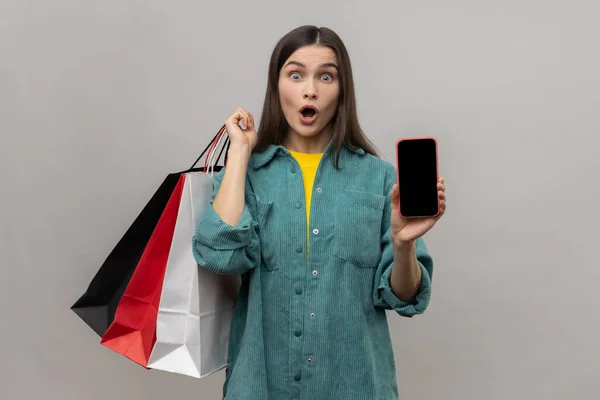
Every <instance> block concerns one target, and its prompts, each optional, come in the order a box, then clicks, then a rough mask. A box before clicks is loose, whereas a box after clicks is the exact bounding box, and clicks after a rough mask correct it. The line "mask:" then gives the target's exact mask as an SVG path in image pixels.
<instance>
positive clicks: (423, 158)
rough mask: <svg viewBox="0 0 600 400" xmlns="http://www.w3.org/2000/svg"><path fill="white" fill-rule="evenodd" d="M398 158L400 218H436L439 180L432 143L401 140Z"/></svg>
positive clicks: (432, 141) (425, 140)
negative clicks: (401, 216) (433, 216)
mask: <svg viewBox="0 0 600 400" xmlns="http://www.w3.org/2000/svg"><path fill="white" fill-rule="evenodd" d="M397 155H398V159H397V168H398V185H399V188H400V214H402V215H403V216H405V217H426V216H432V215H436V214H437V213H438V195H437V192H438V191H437V181H438V177H437V148H436V142H435V140H433V139H407V140H401V141H400V142H399V143H398V149H397Z"/></svg>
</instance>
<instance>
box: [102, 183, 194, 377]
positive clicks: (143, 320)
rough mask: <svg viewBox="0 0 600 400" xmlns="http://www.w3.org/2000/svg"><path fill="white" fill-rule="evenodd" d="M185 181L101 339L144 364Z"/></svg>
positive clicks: (155, 231)
mask: <svg viewBox="0 0 600 400" xmlns="http://www.w3.org/2000/svg"><path fill="white" fill-rule="evenodd" d="M184 181H185V175H181V176H180V177H179V180H178V182H177V186H175V189H174V190H173V193H172V195H171V197H170V198H169V202H168V203H167V206H166V207H165V210H164V211H163V213H162V215H161V217H160V220H159V221H158V224H157V225H156V229H155V230H154V232H153V233H152V236H151V237H150V240H149V241H148V245H147V246H146V248H145V250H144V253H143V254H142V257H141V258H140V262H139V264H138V266H137V267H136V269H135V271H134V273H133V275H132V277H131V281H130V282H129V285H127V288H126V289H125V292H124V293H123V297H122V298H121V301H120V302H119V305H118V306H117V311H116V313H115V319H114V321H113V322H112V323H111V324H110V326H109V327H108V329H107V330H106V333H105V334H104V336H102V339H101V341H100V343H101V344H103V345H104V346H106V347H108V348H109V349H111V350H114V351H115V352H117V353H119V354H122V355H123V356H125V357H127V358H129V359H130V360H132V361H134V362H136V363H138V364H140V365H142V366H144V367H145V366H146V365H147V363H148V359H149V357H150V352H151V351H152V347H153V346H154V342H155V339H156V331H155V329H156V316H157V313H158V304H159V301H160V294H161V289H162V284H163V277H164V274H165V269H166V266H167V260H168V258H169V250H170V248H171V240H172V238H173V232H174V230H175V222H176V220H177V212H178V209H179V203H180V202H181V193H182V190H183V183H184Z"/></svg>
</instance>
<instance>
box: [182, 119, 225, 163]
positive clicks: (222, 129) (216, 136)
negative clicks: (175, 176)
mask: <svg viewBox="0 0 600 400" xmlns="http://www.w3.org/2000/svg"><path fill="white" fill-rule="evenodd" d="M224 131H225V125H223V126H222V127H221V129H219V131H218V132H217V134H216V135H215V136H214V137H213V138H212V140H211V141H210V142H209V143H208V145H207V146H206V148H205V149H204V150H203V151H202V153H201V154H200V156H199V157H198V158H197V159H196V161H194V163H193V164H192V166H191V167H190V169H194V168H195V167H196V164H198V161H200V159H201V158H202V156H204V154H205V153H206V152H207V151H208V150H209V149H210V148H211V146H213V144H215V145H216V143H215V142H216V141H217V140H218V138H219V136H220V135H221V134H223V133H224ZM230 145H231V142H230V141H229V136H227V138H226V139H225V145H223V147H222V148H221V152H220V153H219V157H218V158H217V161H216V163H218V162H219V160H220V159H221V155H222V154H223V150H224V149H225V147H227V150H228V152H229V146H230ZM224 164H227V153H225V161H224ZM215 165H216V164H215Z"/></svg>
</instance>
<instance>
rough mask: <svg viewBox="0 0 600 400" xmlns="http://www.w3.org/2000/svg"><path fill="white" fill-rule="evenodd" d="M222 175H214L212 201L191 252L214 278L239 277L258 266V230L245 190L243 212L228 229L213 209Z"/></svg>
mask: <svg viewBox="0 0 600 400" xmlns="http://www.w3.org/2000/svg"><path fill="white" fill-rule="evenodd" d="M224 173H225V168H223V169H222V170H221V171H220V172H219V173H218V174H215V177H214V178H215V179H214V189H213V193H212V198H211V200H210V201H209V203H208V204H207V205H206V208H205V209H204V211H203V214H202V216H201V217H200V220H199V222H198V225H197V226H196V229H195V233H194V236H193V238H192V251H193V254H194V258H195V259H196V262H197V263H198V265H199V266H200V267H203V268H207V269H209V270H211V271H214V272H216V273H218V274H227V275H235V274H242V273H244V272H247V271H248V270H250V269H252V268H255V267H256V266H257V265H259V263H260V243H259V239H258V226H257V223H256V222H255V218H254V217H253V215H252V208H251V207H250V206H249V204H248V201H247V199H248V193H247V191H248V188H246V201H245V205H244V211H243V212H242V216H241V218H240V220H239V221H238V223H237V224H236V225H235V226H232V225H230V224H228V223H226V222H225V221H223V220H222V219H221V217H220V216H219V215H218V214H217V213H216V212H215V210H214V208H213V202H214V199H215V197H216V195H217V193H218V191H219V188H220V186H221V181H222V179H223V175H224Z"/></svg>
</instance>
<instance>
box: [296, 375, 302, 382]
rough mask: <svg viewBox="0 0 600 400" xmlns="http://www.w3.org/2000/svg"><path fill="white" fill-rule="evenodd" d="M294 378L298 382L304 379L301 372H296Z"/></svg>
mask: <svg viewBox="0 0 600 400" xmlns="http://www.w3.org/2000/svg"><path fill="white" fill-rule="evenodd" d="M294 379H295V380H296V382H300V379H302V377H301V376H300V374H296V375H295V376H294Z"/></svg>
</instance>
